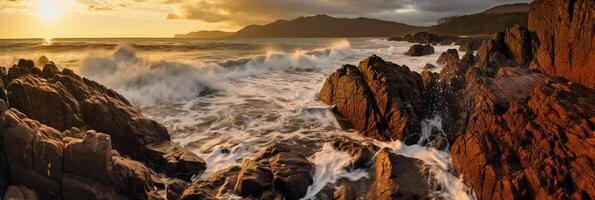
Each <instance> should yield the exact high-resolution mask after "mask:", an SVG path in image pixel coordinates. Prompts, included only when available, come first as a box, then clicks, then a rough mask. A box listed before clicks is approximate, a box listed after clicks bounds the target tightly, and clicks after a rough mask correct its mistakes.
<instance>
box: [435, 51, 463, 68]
mask: <svg viewBox="0 0 595 200" xmlns="http://www.w3.org/2000/svg"><path fill="white" fill-rule="evenodd" d="M456 61H459V52H458V51H457V50H456V49H448V50H446V52H443V53H442V54H440V57H438V60H437V61H436V63H438V64H442V65H444V64H446V63H448V62H456Z"/></svg>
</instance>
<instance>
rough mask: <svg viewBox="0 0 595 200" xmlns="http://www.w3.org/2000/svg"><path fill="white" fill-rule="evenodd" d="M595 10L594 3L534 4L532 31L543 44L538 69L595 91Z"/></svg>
mask: <svg viewBox="0 0 595 200" xmlns="http://www.w3.org/2000/svg"><path fill="white" fill-rule="evenodd" d="M594 10H595V2H593V1H592V0H567V1H562V0H547V1H535V2H533V3H532V4H531V7H530V10H529V30H530V31H532V32H535V34H536V35H537V37H538V38H539V41H540V45H539V48H537V50H536V52H535V58H536V65H535V66H534V67H535V68H538V69H540V70H542V71H543V72H545V73H546V74H549V75H551V76H561V77H564V78H566V79H568V80H570V81H573V82H576V83H581V84H583V85H585V86H587V87H588V88H591V89H595V73H593V72H594V71H595V59H594V58H595V39H594V38H595V36H594V34H595V29H594V28H593V21H595V15H594Z"/></svg>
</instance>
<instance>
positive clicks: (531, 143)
mask: <svg viewBox="0 0 595 200" xmlns="http://www.w3.org/2000/svg"><path fill="white" fill-rule="evenodd" d="M500 71H501V72H500V73H499V74H500V75H498V76H497V77H496V78H488V77H485V76H481V75H477V74H470V75H469V76H468V78H467V79H468V80H467V82H468V83H467V86H466V88H465V89H464V90H463V91H462V93H463V96H464V99H463V102H461V108H462V110H460V111H459V113H460V117H459V121H458V122H457V124H459V131H460V132H461V133H459V135H463V136H461V137H459V138H458V139H457V140H456V141H455V142H454V144H453V146H452V148H451V150H450V152H451V155H452V158H453V163H454V166H455V169H456V170H457V172H458V173H459V174H460V175H462V176H464V177H465V179H464V180H465V183H466V184H467V185H468V186H470V187H472V188H473V189H474V191H475V192H476V194H477V195H478V197H479V198H482V199H487V198H489V199H527V198H537V199H569V198H571V197H577V196H578V197H580V196H583V197H584V196H593V195H594V194H595V188H594V187H593V185H594V184H592V180H595V173H592V172H593V170H584V169H593V168H594V164H593V163H595V162H594V161H595V155H594V154H593V153H592V152H593V151H595V149H594V147H595V145H593V144H594V143H593V141H591V140H590V139H588V138H590V137H592V133H593V132H594V131H595V130H594V127H595V126H593V124H594V122H595V121H594V120H595V119H594V118H593V113H594V112H595V108H594V106H593V105H595V104H594V102H595V94H594V93H593V91H592V90H590V89H587V88H584V87H582V86H580V85H576V84H575V85H572V84H567V83H562V82H558V81H555V80H552V79H550V78H547V77H546V76H544V75H543V74H535V73H530V72H526V71H525V72H519V71H516V70H510V69H504V68H501V70H500ZM506 71H508V72H506ZM513 72H514V73H513Z"/></svg>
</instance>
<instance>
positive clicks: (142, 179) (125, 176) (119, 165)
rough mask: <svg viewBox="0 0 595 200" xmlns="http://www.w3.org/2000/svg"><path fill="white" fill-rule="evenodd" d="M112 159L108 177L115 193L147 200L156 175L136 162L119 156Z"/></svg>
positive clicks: (154, 184)
mask: <svg viewBox="0 0 595 200" xmlns="http://www.w3.org/2000/svg"><path fill="white" fill-rule="evenodd" d="M112 159H113V160H112V162H113V168H112V169H111V170H110V172H109V176H110V178H111V184H112V186H113V188H114V189H115V191H116V192H118V193H119V194H123V195H124V196H127V197H131V198H133V199H148V198H149V195H150V193H151V192H152V191H153V190H154V187H155V186H156V183H155V181H154V180H155V177H156V175H155V174H154V173H153V172H152V171H151V170H150V169H149V168H147V167H146V166H145V165H143V164H142V163H140V162H138V161H134V160H130V159H127V158H123V157H119V156H114V157H113V158H112Z"/></svg>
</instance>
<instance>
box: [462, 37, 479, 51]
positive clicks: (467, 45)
mask: <svg viewBox="0 0 595 200" xmlns="http://www.w3.org/2000/svg"><path fill="white" fill-rule="evenodd" d="M481 43H482V40H474V39H469V40H462V41H461V42H460V43H459V51H463V52H467V53H470V52H472V51H477V50H478V49H479V47H481Z"/></svg>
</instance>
